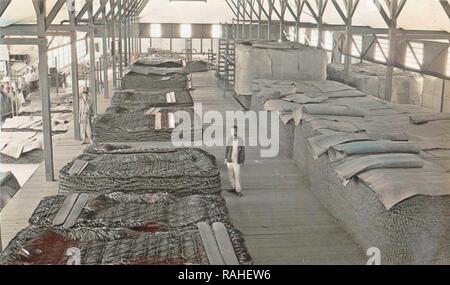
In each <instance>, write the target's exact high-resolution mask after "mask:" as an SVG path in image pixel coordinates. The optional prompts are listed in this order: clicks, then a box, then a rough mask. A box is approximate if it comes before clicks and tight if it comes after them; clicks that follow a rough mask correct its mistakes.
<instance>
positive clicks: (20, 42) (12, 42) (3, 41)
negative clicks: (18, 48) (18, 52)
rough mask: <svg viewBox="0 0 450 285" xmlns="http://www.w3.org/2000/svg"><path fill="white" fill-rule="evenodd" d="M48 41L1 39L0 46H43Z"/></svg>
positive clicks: (39, 39) (38, 39) (37, 39)
mask: <svg viewBox="0 0 450 285" xmlns="http://www.w3.org/2000/svg"><path fill="white" fill-rule="evenodd" d="M46 43H47V40H42V39H41V38H0V45H12V46H14V45H42V44H46Z"/></svg>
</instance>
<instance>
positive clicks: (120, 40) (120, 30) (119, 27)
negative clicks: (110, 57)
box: [117, 0, 124, 79]
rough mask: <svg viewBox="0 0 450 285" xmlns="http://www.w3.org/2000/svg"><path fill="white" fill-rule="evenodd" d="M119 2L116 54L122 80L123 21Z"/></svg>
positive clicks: (120, 0) (120, 2)
mask: <svg viewBox="0 0 450 285" xmlns="http://www.w3.org/2000/svg"><path fill="white" fill-rule="evenodd" d="M118 1H119V13H118V14H119V16H118V21H117V24H118V27H117V29H118V31H119V35H118V36H119V41H118V45H119V47H118V49H119V50H118V53H119V78H120V79H122V78H123V37H124V35H123V30H124V29H123V19H122V9H123V6H122V0H118Z"/></svg>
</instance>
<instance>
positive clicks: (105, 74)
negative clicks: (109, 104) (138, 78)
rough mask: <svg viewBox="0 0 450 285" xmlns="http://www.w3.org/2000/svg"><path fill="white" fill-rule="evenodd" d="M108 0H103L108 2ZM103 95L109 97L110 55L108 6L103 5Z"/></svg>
mask: <svg viewBox="0 0 450 285" xmlns="http://www.w3.org/2000/svg"><path fill="white" fill-rule="evenodd" d="M106 1H108V0H103V1H102V3H106ZM102 14H103V29H104V30H103V95H104V97H105V98H106V99H108V98H109V78H108V68H109V56H108V21H107V20H106V6H105V7H103V11H102Z"/></svg>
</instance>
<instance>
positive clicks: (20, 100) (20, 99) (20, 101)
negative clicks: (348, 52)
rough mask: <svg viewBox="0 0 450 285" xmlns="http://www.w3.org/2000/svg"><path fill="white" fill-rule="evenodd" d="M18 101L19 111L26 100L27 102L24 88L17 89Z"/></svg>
mask: <svg viewBox="0 0 450 285" xmlns="http://www.w3.org/2000/svg"><path fill="white" fill-rule="evenodd" d="M16 102H17V112H18V113H19V112H20V107H22V106H23V104H25V102H26V101H25V96H24V95H23V91H22V89H17V94H16Z"/></svg>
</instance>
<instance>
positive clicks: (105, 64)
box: [94, 0, 109, 99]
mask: <svg viewBox="0 0 450 285" xmlns="http://www.w3.org/2000/svg"><path fill="white" fill-rule="evenodd" d="M100 2H101V7H102V15H103V24H104V25H105V30H104V33H103V44H102V45H103V95H104V97H105V98H106V99H108V98H109V78H108V66H109V56H108V21H107V19H106V3H108V0H101V1H100ZM94 20H95V16H94Z"/></svg>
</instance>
